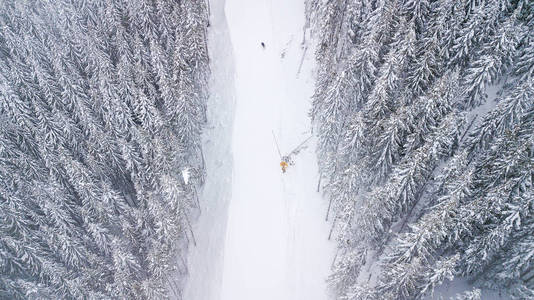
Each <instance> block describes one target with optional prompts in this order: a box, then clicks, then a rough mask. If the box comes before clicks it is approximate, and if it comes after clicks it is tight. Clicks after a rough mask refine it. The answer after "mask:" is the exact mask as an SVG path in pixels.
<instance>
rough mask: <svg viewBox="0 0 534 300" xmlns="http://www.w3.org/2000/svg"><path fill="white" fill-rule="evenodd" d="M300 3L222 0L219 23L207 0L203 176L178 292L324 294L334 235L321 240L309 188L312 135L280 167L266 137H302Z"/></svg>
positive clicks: (307, 63) (230, 297) (307, 72)
mask: <svg viewBox="0 0 534 300" xmlns="http://www.w3.org/2000/svg"><path fill="white" fill-rule="evenodd" d="M303 2H304V1H300V0H291V1H289V0H255V1H251V0H226V6H225V7H226V10H225V11H226V16H227V19H228V31H227V30H226V23H225V19H224V12H223V10H222V7H223V6H224V1H222V0H212V1H211V5H212V18H213V20H212V26H211V27H210V28H211V29H210V30H211V32H210V43H211V44H210V53H211V58H212V68H213V79H212V98H211V100H210V103H209V106H210V111H211V113H210V117H211V118H212V119H211V123H210V127H209V128H208V131H207V132H206V140H205V149H206V151H205V154H206V158H207V160H208V161H207V169H208V178H207V181H206V185H205V188H204V191H203V194H202V196H201V201H202V203H203V204H202V205H203V212H202V215H201V218H200V220H199V222H198V224H197V225H196V226H195V233H196V235H197V247H194V248H192V249H191V252H192V253H191V256H190V260H189V263H190V271H191V274H190V279H189V281H188V285H187V288H186V291H185V299H187V300H216V299H217V300H218V299H222V300H251V299H254V300H262V299H269V300H272V299H276V300H285V299H287V300H289V299H291V300H298V299H306V300H314V299H327V298H328V297H327V294H326V284H325V279H326V277H327V276H328V274H329V267H330V262H331V259H332V256H333V252H334V243H333V242H329V241H327V236H328V224H326V223H325V222H323V220H324V214H325V212H326V203H325V201H324V200H323V199H322V198H321V196H320V194H319V193H317V192H316V191H315V189H316V186H317V180H318V171H317V163H316V159H315V154H314V152H315V140H314V139H312V140H310V142H309V144H308V146H309V147H308V148H306V149H305V150H303V151H302V152H300V153H299V154H298V155H297V156H296V157H295V158H294V160H295V165H294V166H291V167H290V168H289V169H288V172H287V173H286V174H282V173H281V170H280V167H279V165H278V164H279V162H280V157H279V155H278V152H277V150H276V147H275V144H274V141H273V136H272V131H274V133H275V135H276V136H277V138H278V142H279V145H280V148H281V151H282V152H283V153H287V152H290V151H291V150H292V149H293V148H294V147H295V146H297V145H298V144H299V143H300V142H302V141H303V140H305V139H306V138H307V137H308V136H310V132H309V131H310V125H309V118H308V116H307V114H308V111H309V108H310V96H311V94H312V92H313V87H314V84H313V77H312V68H313V57H312V55H311V54H312V53H313V52H312V51H310V50H308V55H307V56H305V60H304V64H303V66H302V69H301V72H300V75H299V76H297V73H298V71H299V69H300V62H301V59H302V57H303V54H304V51H303V48H302V45H301V40H302V34H303V30H302V29H303V25H304V4H303ZM228 34H229V37H230V38H228ZM261 42H264V43H265V45H266V47H265V49H263V48H262V46H261V45H260V44H261ZM229 47H232V49H233V58H232V51H231V49H229ZM234 62H235V64H234ZM234 66H235V69H234ZM230 74H234V75H235V77H234V78H232V76H230ZM234 81H235V83H234ZM234 87H235V99H236V104H235V118H234V123H233V131H232V132H231V136H230V134H229V130H231V128H232V124H231V122H229V121H228V117H229V116H231V115H233V104H232V103H233V95H234ZM229 141H231V147H232V153H231V155H233V165H231V166H232V169H229V167H230V165H229V163H231V155H230V153H229V152H228V151H229V149H228V142H229ZM230 172H233V176H232V180H231V182H230ZM230 195H231V200H229V199H230ZM228 201H229V206H228V209H227V203H228ZM224 232H225V233H224Z"/></svg>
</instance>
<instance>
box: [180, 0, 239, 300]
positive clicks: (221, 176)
mask: <svg viewBox="0 0 534 300" xmlns="http://www.w3.org/2000/svg"><path fill="white" fill-rule="evenodd" d="M211 2H212V3H211V20H210V23H211V26H210V27H209V36H208V41H209V45H208V46H209V52H210V62H211V71H212V76H211V80H210V99H209V102H208V125H207V128H206V130H205V132H204V136H203V149H204V156H205V158H206V169H207V178H206V182H205V184H204V188H203V190H202V192H201V194H200V196H199V197H200V204H201V210H202V212H201V215H200V218H199V220H198V222H197V223H196V224H195V225H194V228H193V230H194V232H195V237H196V242H197V246H196V247H190V255H189V259H188V263H189V278H188V281H187V284H186V287H185V291H184V297H183V299H187V300H211V299H213V300H215V299H219V297H220V287H221V278H222V266H223V251H222V249H223V247H224V240H225V234H226V221H227V211H228V203H229V202H230V198H231V192H232V164H233V162H232V153H231V145H232V124H233V121H234V103H235V91H234V61H233V54H232V46H231V44H230V36H229V33H228V26H227V24H226V18H225V15H224V0H217V1H211Z"/></svg>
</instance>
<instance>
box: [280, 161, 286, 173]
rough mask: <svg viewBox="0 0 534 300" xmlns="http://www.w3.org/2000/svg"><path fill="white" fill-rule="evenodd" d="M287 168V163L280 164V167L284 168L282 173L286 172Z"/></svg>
mask: <svg viewBox="0 0 534 300" xmlns="http://www.w3.org/2000/svg"><path fill="white" fill-rule="evenodd" d="M287 166H288V164H287V162H285V161H283V160H282V161H281V162H280V167H282V173H285V172H286V169H287Z"/></svg>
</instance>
